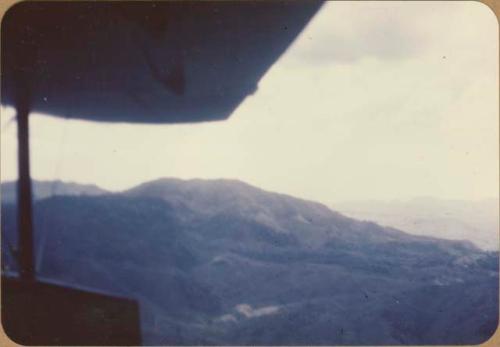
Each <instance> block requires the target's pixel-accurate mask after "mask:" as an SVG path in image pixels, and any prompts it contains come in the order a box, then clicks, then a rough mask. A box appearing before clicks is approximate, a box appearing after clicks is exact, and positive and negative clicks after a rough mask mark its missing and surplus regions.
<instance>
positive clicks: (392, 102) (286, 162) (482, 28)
mask: <svg viewBox="0 0 500 347" xmlns="http://www.w3.org/2000/svg"><path fill="white" fill-rule="evenodd" d="M498 61H499V60H498V23H497V20H496V18H495V16H494V14H493V13H492V12H491V11H490V10H489V9H488V8H487V7H486V6H485V5H482V4H481V3H479V2H415V3H411V2H405V3H403V2H330V3H327V4H326V5H325V6H324V7H323V9H322V10H321V12H320V13H319V14H318V15H317V16H316V17H315V18H314V19H313V21H312V22H311V23H310V24H309V26H308V27H307V28H306V30H304V32H303V33H302V34H301V35H300V37H299V38H298V40H297V41H296V42H295V43H294V44H293V45H292V46H291V47H290V49H289V50H288V51H287V52H286V53H285V55H284V56H283V57H282V58H281V59H280V60H279V61H278V62H277V63H276V64H275V65H274V66H273V67H272V68H271V70H270V71H269V72H268V74H267V75H266V76H265V77H264V78H263V79H262V80H261V82H260V84H259V89H258V91H257V92H256V93H255V94H254V95H252V96H251V97H249V98H247V99H246V100H245V101H244V102H243V103H242V104H241V105H240V107H239V108H238V109H237V110H236V112H235V113H234V114H233V115H232V116H231V118H230V119H229V120H228V121H226V122H216V123H204V124H191V125H160V126H159V125H127V124H97V123H91V122H84V121H76V120H61V119H58V118H52V117H45V116H41V115H34V116H33V117H32V118H31V141H32V142H31V143H32V176H33V177H34V178H36V179H61V180H65V181H76V182H81V183H95V184H97V185H99V186H101V187H103V188H107V189H110V190H121V189H125V188H129V187H131V186H134V185H136V184H139V183H142V182H144V181H147V180H151V179H155V178H158V177H180V178H237V179H240V180H243V181H246V182H248V183H250V184H254V185H256V186H259V187H262V188H264V189H268V190H273V191H278V192H284V193H288V194H291V195H295V196H299V197H304V198H308V199H312V200H318V201H322V202H325V203H332V202H337V201H343V200H373V199H379V200H391V199H407V198H412V197H416V196H423V195H425V196H434V197H438V198H446V199H481V198H487V197H496V196H498V191H499V185H498V184H499V183H498V182H499V150H498V148H499V110H498V105H499V100H498V95H499V89H498V75H499V71H498ZM11 117H13V112H12V110H6V109H3V110H2V117H1V126H2V130H1V131H2V134H1V179H2V181H5V180H12V179H15V177H16V176H17V167H16V128H15V124H14V123H13V122H11V123H9V120H10V119H11ZM109 134H112V141H110V140H109V139H108V137H109Z"/></svg>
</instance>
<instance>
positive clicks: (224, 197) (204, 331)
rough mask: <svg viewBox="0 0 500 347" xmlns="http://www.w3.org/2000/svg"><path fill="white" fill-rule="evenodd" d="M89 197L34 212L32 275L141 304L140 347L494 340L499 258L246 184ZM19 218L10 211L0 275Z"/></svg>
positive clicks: (42, 205)
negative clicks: (152, 346) (34, 269)
mask: <svg viewBox="0 0 500 347" xmlns="http://www.w3.org/2000/svg"><path fill="white" fill-rule="evenodd" d="M91 188H92V189H91V191H89V195H87V196H85V195H82V194H85V189H80V188H78V187H74V186H73V187H68V188H67V189H63V188H61V192H62V193H63V194H68V195H64V196H52V197H50V196H48V195H47V194H45V195H43V194H42V195H41V196H40V199H38V200H37V202H36V204H35V228H36V236H37V240H36V246H37V258H38V264H37V267H38V273H39V274H40V276H42V277H44V278H48V279H54V280H58V281H63V282H64V283H67V284H70V285H75V286H86V287H92V288H96V289H99V290H103V291H107V292H111V293H115V294H117V295H121V296H125V297H130V298H135V299H137V300H138V301H139V304H140V310H141V325H142V336H143V342H144V343H145V344H155V345H159V344H181V345H193V344H221V345H250V344H252V345H254V344H257V345H332V344H333V345H336V344H351V345H352V344H355V345H379V344H384V345H391V344H392V345H393V344H412V345H414V344H439V345H441V344H477V343H481V342H483V341H485V340H486V339H488V338H489V337H490V336H491V335H492V334H493V332H494V330H495V329H496V327H497V322H498V252H484V251H481V250H479V249H478V248H476V247H475V246H473V245H472V244H471V243H467V242H459V241H447V240H440V239H434V238H430V237H421V236H413V235H409V234H406V233H404V232H401V231H398V230H395V229H390V228H383V227H380V226H378V225H376V224H373V223H367V222H360V221H356V220H354V219H350V218H346V217H344V216H342V215H340V214H338V213H336V212H333V211H331V210H330V209H328V208H326V207H325V206H323V205H321V204H318V203H314V202H309V201H304V200H300V199H296V198H292V197H289V196H285V195H280V194H275V193H269V192H265V191H262V190H260V189H257V188H255V187H252V186H249V185H247V184H245V183H242V182H238V181H229V180H216V181H202V180H192V181H181V180H175V179H164V180H158V181H154V182H150V183H146V184H143V185H141V186H138V187H136V188H134V189H131V190H129V191H126V192H123V193H120V194H107V193H105V192H103V191H99V190H96V189H95V187H91ZM8 189H9V188H8V187H7V186H4V185H3V187H2V195H3V196H8V195H7V193H6V191H7V190H8ZM36 192H37V189H36V185H35V194H36ZM47 196H48V197H47ZM15 216H16V214H15V201H12V200H9V199H5V200H4V201H3V204H2V237H3V239H2V241H7V242H2V270H3V271H4V272H15V271H16V265H15V262H14V261H13V257H12V252H10V250H9V244H10V245H11V247H12V244H15V241H16V240H15V238H16V232H15V231H16V225H15V224H16V218H15Z"/></svg>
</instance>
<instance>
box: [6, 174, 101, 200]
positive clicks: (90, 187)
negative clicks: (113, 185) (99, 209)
mask: <svg viewBox="0 0 500 347" xmlns="http://www.w3.org/2000/svg"><path fill="white" fill-rule="evenodd" d="M31 182H32V187H33V198H34V199H35V200H39V199H45V198H48V197H51V196H55V195H92V196H94V195H102V194H107V193H109V192H108V191H106V190H104V189H102V188H100V187H98V186H97V185H95V184H81V183H75V182H65V181H61V180H54V181H48V180H32V181H31ZM0 191H1V194H0V197H1V200H2V202H3V203H12V202H15V201H16V200H17V182H16V181H8V182H2V184H1V190H0Z"/></svg>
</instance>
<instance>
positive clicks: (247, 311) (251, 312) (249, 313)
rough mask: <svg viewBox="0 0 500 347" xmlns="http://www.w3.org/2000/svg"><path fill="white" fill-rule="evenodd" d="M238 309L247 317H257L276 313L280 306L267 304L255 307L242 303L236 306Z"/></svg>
mask: <svg viewBox="0 0 500 347" xmlns="http://www.w3.org/2000/svg"><path fill="white" fill-rule="evenodd" d="M235 309H236V311H238V312H239V313H240V314H242V315H243V316H245V317H246V318H256V317H261V316H267V315H271V314H276V313H278V311H279V307H278V306H265V307H261V308H257V309H253V308H252V306H250V305H247V304H240V305H237V306H236V308H235Z"/></svg>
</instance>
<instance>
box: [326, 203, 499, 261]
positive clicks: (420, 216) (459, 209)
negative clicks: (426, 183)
mask: <svg viewBox="0 0 500 347" xmlns="http://www.w3.org/2000/svg"><path fill="white" fill-rule="evenodd" d="M332 207H333V208H335V209H336V210H337V211H340V212H342V213H343V214H345V215H347V216H349V217H352V218H356V219H362V220H371V221H373V222H375V223H378V224H381V225H387V226H391V227H394V228H397V229H400V230H404V231H407V232H409V233H412V234H416V235H427V236H435V237H440V238H444V239H450V240H469V241H471V242H473V243H474V244H475V245H476V246H478V247H480V248H482V249H484V250H493V251H498V248H499V243H500V241H499V210H500V208H499V200H498V198H496V199H495V198H491V199H483V200H477V201H463V200H443V199H436V198H430V197H420V198H414V199H411V200H406V201H351V202H344V203H337V204H332Z"/></svg>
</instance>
